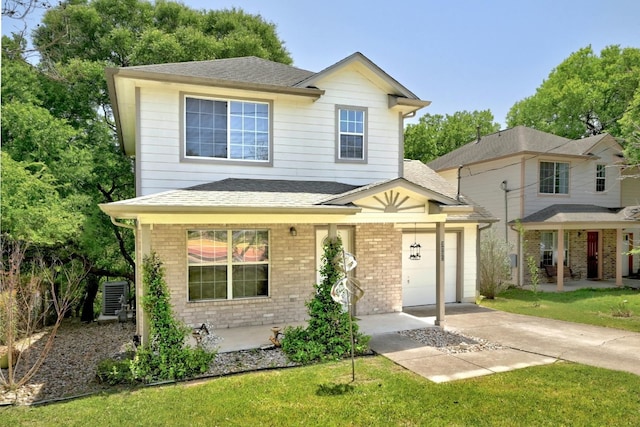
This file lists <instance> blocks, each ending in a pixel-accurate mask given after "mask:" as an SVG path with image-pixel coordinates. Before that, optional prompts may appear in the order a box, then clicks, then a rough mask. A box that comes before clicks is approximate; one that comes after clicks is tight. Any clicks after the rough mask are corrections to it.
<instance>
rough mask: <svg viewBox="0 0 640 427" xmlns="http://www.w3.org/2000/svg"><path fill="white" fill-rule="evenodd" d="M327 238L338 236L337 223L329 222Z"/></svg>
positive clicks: (334, 238) (332, 238) (333, 238)
mask: <svg viewBox="0 0 640 427" xmlns="http://www.w3.org/2000/svg"><path fill="white" fill-rule="evenodd" d="M328 237H329V240H331V241H334V240H336V238H337V237H338V225H337V224H329V235H328Z"/></svg>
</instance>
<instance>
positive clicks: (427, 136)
mask: <svg viewBox="0 0 640 427" xmlns="http://www.w3.org/2000/svg"><path fill="white" fill-rule="evenodd" d="M499 129H500V125H499V124H498V123H496V122H494V121H493V114H491V111H490V110H483V111H474V112H472V113H471V112H468V111H458V112H456V113H454V114H453V115H449V114H447V115H446V116H442V115H440V114H425V115H424V116H422V117H420V119H419V121H418V123H417V124H409V125H407V127H406V129H405V131H404V151H405V157H406V158H409V159H415V160H420V161H422V162H425V163H426V162H429V161H431V160H433V159H435V158H437V157H440V156H442V155H444V154H447V153H448V152H450V151H453V150H455V149H456V148H458V147H460V146H462V145H464V144H466V143H468V142H469V141H472V140H473V139H475V138H477V133H478V131H479V132H480V134H481V135H487V134H490V133H493V132H497V131H498V130H499Z"/></svg>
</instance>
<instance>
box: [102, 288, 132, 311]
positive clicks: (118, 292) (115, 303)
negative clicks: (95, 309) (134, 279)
mask: <svg viewBox="0 0 640 427" xmlns="http://www.w3.org/2000/svg"><path fill="white" fill-rule="evenodd" d="M102 286H103V287H102V314H104V315H105V316H116V315H117V312H118V310H120V308H122V307H121V304H120V298H121V297H122V296H123V295H124V298H125V302H128V300H129V282H126V281H122V282H104V284H103V285H102Z"/></svg>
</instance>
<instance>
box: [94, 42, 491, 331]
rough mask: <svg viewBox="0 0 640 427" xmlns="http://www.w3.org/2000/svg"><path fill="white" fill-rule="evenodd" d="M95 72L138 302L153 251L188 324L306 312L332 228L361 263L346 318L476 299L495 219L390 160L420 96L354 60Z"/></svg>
mask: <svg viewBox="0 0 640 427" xmlns="http://www.w3.org/2000/svg"><path fill="white" fill-rule="evenodd" d="M106 74H107V81H108V85H109V92H110V96H111V101H112V106H113V111H114V115H115V119H116V123H117V129H118V133H119V139H120V142H121V143H122V144H123V146H124V149H125V151H126V153H127V154H129V155H131V156H134V157H135V171H136V187H137V195H138V197H136V198H134V199H130V200H123V201H119V202H115V203H108V204H103V205H101V208H102V210H103V211H104V212H105V213H107V214H108V215H110V216H111V218H112V220H113V221H114V223H116V224H117V225H123V226H128V227H133V228H134V230H135V234H136V239H135V240H136V260H137V263H136V267H137V271H136V294H137V297H138V301H140V297H141V295H142V294H141V293H142V286H141V278H142V275H141V265H142V263H141V260H142V259H143V257H144V256H145V255H147V254H149V253H151V252H152V251H155V252H156V253H157V254H158V255H159V257H160V259H161V260H162V261H163V263H164V267H165V271H166V280H167V283H168V286H169V289H170V291H171V296H172V303H173V306H174V308H175V311H176V313H177V314H178V316H179V317H180V318H181V319H182V320H184V321H185V322H186V323H188V324H200V323H202V322H205V321H208V322H211V323H212V324H213V325H214V326H215V327H218V328H227V327H237V326H249V325H263V324H265V325H273V324H279V325H281V324H286V323H288V322H297V321H303V320H304V319H306V316H307V311H306V307H305V304H304V303H305V301H307V300H309V299H311V297H312V295H313V292H314V287H313V284H314V283H316V282H317V280H318V275H317V270H318V267H319V266H320V264H321V261H322V259H321V258H322V253H323V242H324V240H325V238H326V236H327V235H336V234H338V235H340V236H341V237H342V240H343V243H344V246H345V248H346V249H347V250H349V251H350V252H352V253H353V254H354V255H355V257H356V258H357V261H358V266H357V269H356V270H355V277H356V278H357V279H358V280H359V281H360V284H361V285H360V286H361V287H362V288H363V289H364V292H365V294H364V297H363V298H362V299H361V300H360V301H359V302H358V303H357V306H356V307H355V311H356V312H357V314H374V313H389V312H398V311H401V310H402V307H403V306H406V305H420V304H433V303H436V302H438V322H442V321H443V316H444V305H443V303H444V302H445V301H446V302H455V301H474V299H475V290H476V269H477V263H476V258H477V251H478V229H479V227H481V226H486V225H484V224H486V223H490V222H492V221H494V220H495V219H494V218H492V217H491V216H490V215H489V214H488V213H487V212H486V211H484V210H482V209H481V208H479V207H477V206H474V205H471V204H468V203H467V202H466V201H465V199H464V198H459V197H458V196H457V194H456V188H455V187H453V186H451V185H449V184H448V183H447V182H446V181H445V180H444V179H442V178H441V177H440V176H438V175H437V174H436V173H435V172H433V171H432V170H430V169H429V168H428V167H426V166H425V165H424V164H422V163H420V162H416V161H404V160H403V130H404V119H405V118H406V117H410V116H413V115H414V114H415V112H416V111H417V110H419V109H420V108H422V107H425V106H427V105H429V102H428V101H423V100H420V99H419V98H418V97H417V96H416V95H414V94H413V93H412V92H410V91H409V90H408V89H407V88H405V87H404V86H402V85H401V84H400V83H398V82H397V81H396V80H394V79H393V78H392V77H390V76H389V75H388V74H386V73H385V72H384V71H383V70H381V69H380V68H379V67H378V66H376V65H375V64H373V63H372V62H371V61H370V60H369V59H367V58H366V57H365V56H363V55H362V54H360V53H355V54H353V55H351V56H349V57H347V58H345V59H344V60H342V61H340V62H338V63H336V64H334V65H332V66H330V67H328V68H326V69H325V70H323V71H321V72H319V73H314V72H310V71H305V70H301V69H298V68H295V67H291V66H288V65H283V64H279V63H274V62H270V61H266V60H263V59H259V58H255V57H247V58H233V59H220V60H212V61H203V62H187V63H176V64H159V65H148V66H136V67H128V68H112V69H108V70H107V71H106ZM122 220H133V224H134V225H133V226H132V225H131V222H127V223H124V224H123V223H121V222H119V221H122ZM414 243H419V244H420V245H421V247H420V249H421V257H420V259H419V260H410V259H409V257H410V246H411V245H412V244H414ZM441 252H443V253H441ZM437 295H438V298H437ZM137 316H138V319H141V321H140V320H139V321H138V324H139V326H138V333H139V334H140V335H142V336H143V337H144V336H145V335H146V324H145V320H144V313H143V312H142V310H141V307H140V304H138V307H137Z"/></svg>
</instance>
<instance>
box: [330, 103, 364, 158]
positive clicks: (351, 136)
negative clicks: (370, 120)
mask: <svg viewBox="0 0 640 427" xmlns="http://www.w3.org/2000/svg"><path fill="white" fill-rule="evenodd" d="M336 111H337V123H336V125H337V126H336V127H337V130H338V131H337V156H336V157H337V160H338V161H361V162H362V161H366V150H367V110H366V108H359V107H337V108H336Z"/></svg>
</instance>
